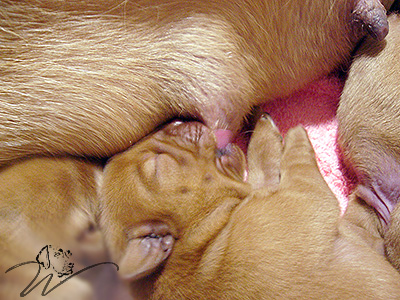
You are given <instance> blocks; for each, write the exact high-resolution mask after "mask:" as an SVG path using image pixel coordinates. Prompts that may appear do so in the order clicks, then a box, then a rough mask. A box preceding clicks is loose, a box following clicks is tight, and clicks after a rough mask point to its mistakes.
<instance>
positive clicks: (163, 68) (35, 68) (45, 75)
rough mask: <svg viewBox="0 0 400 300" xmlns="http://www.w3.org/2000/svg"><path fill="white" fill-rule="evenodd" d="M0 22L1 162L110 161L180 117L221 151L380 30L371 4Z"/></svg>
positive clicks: (172, 5) (153, 8) (16, 12)
mask: <svg viewBox="0 0 400 300" xmlns="http://www.w3.org/2000/svg"><path fill="white" fill-rule="evenodd" d="M392 2H393V1H391V0H386V1H384V4H385V5H386V6H387V7H388V6H389V5H390V4H391V3H392ZM0 12H1V15H2V17H1V18H0V28H1V29H2V30H1V31H0V39H1V45H2V47H1V50H0V59H1V70H2V72H1V75H0V76H1V77H0V163H1V164H5V163H7V162H9V161H11V160H13V159H17V158H20V157H24V156H28V155H34V154H65V153H68V154H73V155H84V156H96V157H109V156H111V155H113V154H115V153H117V152H120V151H122V150H125V149H126V148H128V147H129V146H130V145H132V144H133V143H134V142H136V141H138V140H139V139H140V138H142V137H144V136H145V135H146V134H148V133H150V132H151V131H153V130H154V129H155V128H156V127H157V126H159V125H160V124H162V123H164V122H166V121H167V120H169V119H171V118H174V117H177V116H179V117H181V118H185V117H187V118H195V119H198V120H201V121H203V122H204V123H205V124H206V125H207V126H209V127H210V128H212V129H214V130H216V137H217V139H218V143H219V146H220V147H224V146H225V144H226V143H228V142H229V141H230V140H231V139H232V136H233V134H234V133H235V132H236V131H237V130H238V129H239V127H240V125H241V123H242V120H243V118H244V116H245V115H246V114H247V113H248V112H249V111H250V109H251V107H252V106H253V105H257V104H259V103H261V102H264V101H265V100H266V99H273V98H277V97H281V96H285V95H287V94H289V93H291V92H292V91H293V90H295V89H298V88H301V87H302V86H304V85H305V84H306V83H308V82H310V81H311V80H313V79H316V78H317V77H319V76H321V75H324V74H327V73H328V72H331V71H332V70H333V69H334V68H335V67H337V66H338V65H339V64H341V63H344V62H345V61H346V60H347V59H348V58H349V56H350V52H351V51H352V49H353V47H354V45H355V44H356V43H357V41H358V40H359V38H360V37H361V36H362V34H363V31H364V29H366V30H368V31H369V32H370V33H371V34H372V35H373V36H375V37H376V38H377V39H382V38H383V37H384V36H385V35H386V33H387V30H388V27H387V21H386V14H385V9H384V7H383V6H382V4H381V3H380V2H379V1H378V0H324V1H309V2H307V3H305V2H304V1H301V0H296V1H283V0H281V1H269V0H268V1H266V0H253V1H241V0H235V1H232V0H223V1H210V0H206V1H204V0H192V1H187V0H178V1H169V0H157V1H154V0H151V1H149V0H139V1H115V0H84V1H81V0H79V1H78V0H71V1H68V3H66V2H65V1H62V0H52V1H51V0H43V1H33V0H22V1H3V2H2V5H1V8H0Z"/></svg>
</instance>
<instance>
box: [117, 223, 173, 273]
mask: <svg viewBox="0 0 400 300" xmlns="http://www.w3.org/2000/svg"><path fill="white" fill-rule="evenodd" d="M133 231H134V233H133V238H132V239H131V240H130V241H129V243H128V246H127V248H126V250H125V255H124V256H123V258H122V259H121V261H120V262H119V266H120V271H119V274H120V276H121V277H122V278H124V279H129V280H136V279H139V278H142V277H145V276H147V275H149V274H151V273H152V272H153V271H155V270H156V269H157V268H158V267H159V266H160V265H161V264H162V263H163V262H164V260H165V259H166V258H167V257H168V256H169V255H170V254H171V251H172V248H173V245H174V242H175V239H174V237H173V236H172V235H171V234H169V230H168V226H167V225H165V224H162V223H149V224H143V225H139V226H137V228H134V229H133Z"/></svg>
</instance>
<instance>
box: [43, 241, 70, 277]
mask: <svg viewBox="0 0 400 300" xmlns="http://www.w3.org/2000/svg"><path fill="white" fill-rule="evenodd" d="M71 255H72V253H71V251H69V250H67V251H64V250H63V249H61V248H55V247H53V246H51V245H46V246H44V247H43V248H42V249H41V250H40V251H39V254H38V255H37V256H36V261H37V263H38V264H39V265H41V266H42V267H43V268H44V269H46V270H47V269H50V267H52V268H53V270H54V271H55V272H56V273H57V275H58V277H63V276H67V275H71V274H72V273H73V270H72V269H73V267H74V263H72V262H70V261H69V258H70V257H71Z"/></svg>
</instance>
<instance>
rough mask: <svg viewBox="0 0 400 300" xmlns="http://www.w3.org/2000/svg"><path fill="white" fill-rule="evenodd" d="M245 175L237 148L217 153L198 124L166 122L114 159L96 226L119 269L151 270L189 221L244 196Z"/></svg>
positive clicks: (126, 272)
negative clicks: (97, 225) (224, 202)
mask: <svg viewBox="0 0 400 300" xmlns="http://www.w3.org/2000/svg"><path fill="white" fill-rule="evenodd" d="M210 161H213V162H214V163H210ZM244 177H245V158H244V155H243V153H242V151H241V150H240V149H239V148H238V147H236V146H233V145H228V146H227V147H226V148H224V149H222V150H217V147H216V138H215V136H214V134H213V133H212V132H211V131H210V130H209V129H208V128H207V127H205V126H204V125H202V124H201V123H198V122H189V123H182V122H179V121H177V122H174V123H171V124H169V125H167V126H166V127H164V128H163V129H161V130H160V131H158V132H156V133H154V134H153V135H151V136H149V137H148V138H146V139H145V140H143V141H142V142H140V143H138V144H137V145H135V146H134V147H133V148H131V149H130V150H128V151H126V152H125V153H122V154H121V155H118V156H116V157H114V158H113V159H112V160H111V161H110V162H109V163H108V164H107V166H106V168H105V171H104V178H103V182H102V184H101V186H102V187H101V195H102V196H101V197H102V216H101V224H102V227H103V228H104V231H105V236H106V240H107V243H108V244H109V247H110V252H111V253H113V255H114V257H113V259H114V260H115V261H118V262H119V264H120V266H121V270H120V274H122V275H123V276H126V277H129V278H138V277H142V276H145V275H146V274H149V273H150V272H151V271H153V270H154V268H155V267H156V266H158V265H159V264H160V262H162V261H163V260H164V259H165V258H166V257H168V255H169V254H170V252H171V250H172V246H173V244H174V243H175V242H179V241H177V240H178V239H179V238H180V237H182V235H184V234H185V231H189V230H191V229H192V228H193V227H196V220H199V219H202V218H204V216H206V215H208V214H210V212H211V211H213V210H214V209H215V208H216V207H218V206H219V205H220V204H221V202H223V201H225V199H226V198H235V199H243V198H244V197H245V196H246V195H247V194H248V193H249V191H250V187H249V185H248V184H247V183H245V182H244ZM188 203H190V204H188ZM205 207H206V208H207V209H204V208H205Z"/></svg>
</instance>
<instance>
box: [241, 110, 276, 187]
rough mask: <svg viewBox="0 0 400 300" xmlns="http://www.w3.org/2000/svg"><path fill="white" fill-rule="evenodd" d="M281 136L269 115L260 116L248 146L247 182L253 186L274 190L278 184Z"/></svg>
mask: <svg viewBox="0 0 400 300" xmlns="http://www.w3.org/2000/svg"><path fill="white" fill-rule="evenodd" d="M282 148H283V145H282V136H281V134H280V133H279V130H278V128H277V127H276V126H275V124H274V122H273V120H272V119H271V117H270V116H269V115H267V114H263V115H261V116H260V118H259V120H258V122H257V124H256V127H255V129H254V133H253V135H252V137H251V139H250V144H249V147H248V152H247V153H248V165H249V179H248V182H249V183H250V184H251V185H252V186H253V188H255V189H258V188H263V187H266V188H268V189H270V190H274V189H276V188H277V187H278V185H279V177H280V159H281V156H282Z"/></svg>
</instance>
